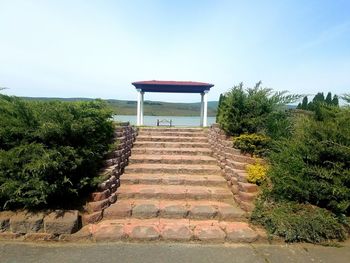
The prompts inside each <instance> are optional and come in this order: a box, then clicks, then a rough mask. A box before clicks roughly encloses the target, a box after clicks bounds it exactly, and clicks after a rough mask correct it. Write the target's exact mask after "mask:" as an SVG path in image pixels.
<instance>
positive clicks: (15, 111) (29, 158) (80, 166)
mask: <svg viewBox="0 0 350 263" xmlns="http://www.w3.org/2000/svg"><path fill="white" fill-rule="evenodd" d="M110 117H111V114H110V111H109V110H108V109H107V108H106V105H105V104H104V103H103V102H102V101H98V100H97V101H91V102H59V101H52V102H36V101H24V100H21V99H18V98H15V97H9V96H4V95H0V119H1V121H2V122H1V126H0V205H1V207H6V208H21V207H27V208H36V207H67V206H69V205H71V204H72V203H74V202H75V201H77V200H79V198H81V196H79V194H83V193H84V191H86V190H87V189H89V188H90V187H92V186H93V185H94V182H95V180H94V177H95V176H96V174H97V171H98V170H99V168H100V165H101V162H102V159H103V156H104V153H105V152H106V151H107V150H108V146H109V144H110V143H111V139H112V136H113V126H112V122H111V121H110V120H109V118H110Z"/></svg>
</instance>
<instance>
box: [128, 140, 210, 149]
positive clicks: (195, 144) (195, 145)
mask: <svg viewBox="0 0 350 263" xmlns="http://www.w3.org/2000/svg"><path fill="white" fill-rule="evenodd" d="M136 148H206V149H209V143H206V142H152V141H136V142H135V143H134V149H136Z"/></svg>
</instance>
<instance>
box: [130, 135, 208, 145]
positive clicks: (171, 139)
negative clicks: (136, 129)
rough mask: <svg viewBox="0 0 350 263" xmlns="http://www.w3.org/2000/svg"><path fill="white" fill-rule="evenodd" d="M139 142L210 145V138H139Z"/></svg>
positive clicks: (140, 136)
mask: <svg viewBox="0 0 350 263" xmlns="http://www.w3.org/2000/svg"><path fill="white" fill-rule="evenodd" d="M136 140H137V141H139V142H205V143H208V138H207V137H205V136H201V137H193V138H192V137H180V136H179V137H173V136H147V135H146V136H142V135H139V136H137V139H136Z"/></svg>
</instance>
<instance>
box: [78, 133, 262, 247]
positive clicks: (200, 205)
mask: <svg viewBox="0 0 350 263" xmlns="http://www.w3.org/2000/svg"><path fill="white" fill-rule="evenodd" d="M163 132H164V134H162V133H163ZM179 133H181V129H180V130H179V131H177V130H173V129H171V130H169V129H153V130H152V129H141V131H140V135H139V136H138V138H137V141H136V142H135V144H134V148H133V150H132V152H133V154H132V155H131V158H130V164H129V165H128V166H127V167H126V168H125V173H124V174H123V175H122V176H121V178H120V179H121V186H120V187H119V188H118V190H117V199H118V200H117V202H116V203H114V204H112V205H111V206H110V207H108V208H106V209H105V210H104V212H103V215H104V219H103V220H102V221H101V222H98V223H97V224H90V225H87V226H86V227H84V231H85V232H87V234H89V233H91V235H92V238H93V239H94V240H96V241H102V240H106V241H115V240H130V241H152V240H167V241H178V242H181V241H182V242H186V241H199V242H225V241H228V242H254V241H255V240H256V239H257V238H258V234H257V232H256V231H254V230H253V229H252V228H250V227H249V225H248V223H246V222H243V221H245V220H246V219H245V213H244V212H243V211H242V210H241V209H240V208H239V207H238V206H237V204H235V201H234V196H233V194H232V192H231V189H230V188H231V187H234V186H235V187H236V188H237V190H238V187H240V189H244V190H245V192H246V193H247V195H245V196H246V199H248V198H250V197H251V194H253V193H255V192H256V191H253V190H255V188H254V185H251V184H248V183H246V173H245V171H244V170H242V169H244V164H242V163H241V162H240V160H243V159H244V158H243V157H242V158H243V159H239V158H236V159H234V160H235V161H232V162H231V163H230V165H229V166H227V167H226V169H227V170H228V172H229V174H230V175H231V176H232V175H236V176H237V178H238V180H236V181H234V182H233V183H234V185H232V186H231V184H230V186H229V187H230V188H229V187H228V186H227V185H226V180H225V178H224V177H223V176H222V174H221V169H220V167H219V166H218V162H217V161H216V159H215V158H213V157H212V156H211V150H210V148H209V144H208V143H207V137H206V135H205V133H204V132H203V130H202V129H194V130H191V129H186V131H184V132H183V134H182V135H179ZM142 134H143V135H142ZM196 152H198V154H197V153H196ZM229 154H232V155H234V154H237V152H236V151H232V153H229ZM232 178H234V177H232ZM96 199H99V196H97V195H96ZM85 232H84V233H83V234H84V235H86V233H85Z"/></svg>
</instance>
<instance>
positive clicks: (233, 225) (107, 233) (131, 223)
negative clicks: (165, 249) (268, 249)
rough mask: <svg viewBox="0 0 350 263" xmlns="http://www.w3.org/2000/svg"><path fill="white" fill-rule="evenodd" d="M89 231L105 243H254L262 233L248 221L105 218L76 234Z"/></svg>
mask: <svg viewBox="0 0 350 263" xmlns="http://www.w3.org/2000/svg"><path fill="white" fill-rule="evenodd" d="M80 232H81V234H80ZM86 234H88V235H91V238H92V239H93V240H95V241H102V242H106V241H119V240H123V241H152V240H154V241H158V240H166V241H197V242H206V243H207V242H215V243H223V242H230V243H243V242H244V243H251V242H254V241H256V240H258V239H259V234H258V233H257V232H256V231H254V230H253V229H252V228H251V227H250V226H249V224H248V223H246V222H227V221H221V222H219V221H218V220H207V221H199V220H195V219H165V218H164V219H163V218H160V219H159V218H152V219H136V218H130V219H114V220H105V221H102V222H100V223H98V224H92V225H87V226H85V227H84V228H83V229H81V230H80V231H79V232H77V234H75V235H76V236H77V237H79V236H81V235H86Z"/></svg>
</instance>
